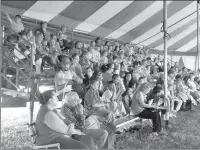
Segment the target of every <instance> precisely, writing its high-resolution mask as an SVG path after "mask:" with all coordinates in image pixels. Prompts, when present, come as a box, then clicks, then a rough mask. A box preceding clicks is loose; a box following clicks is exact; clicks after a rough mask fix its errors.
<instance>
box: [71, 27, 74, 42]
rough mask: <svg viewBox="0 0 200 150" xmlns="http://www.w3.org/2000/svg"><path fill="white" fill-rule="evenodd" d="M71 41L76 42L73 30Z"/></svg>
mask: <svg viewBox="0 0 200 150" xmlns="http://www.w3.org/2000/svg"><path fill="white" fill-rule="evenodd" d="M71 40H72V41H73V40H74V30H73V29H72V37H71Z"/></svg>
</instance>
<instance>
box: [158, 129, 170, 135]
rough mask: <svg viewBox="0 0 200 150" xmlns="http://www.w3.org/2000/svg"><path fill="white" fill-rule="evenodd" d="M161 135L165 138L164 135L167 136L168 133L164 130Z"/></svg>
mask: <svg viewBox="0 0 200 150" xmlns="http://www.w3.org/2000/svg"><path fill="white" fill-rule="evenodd" d="M158 134H159V135H161V136H163V135H167V134H168V133H167V132H166V131H164V130H162V131H161V132H158Z"/></svg>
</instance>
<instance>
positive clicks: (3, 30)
mask: <svg viewBox="0 0 200 150" xmlns="http://www.w3.org/2000/svg"><path fill="white" fill-rule="evenodd" d="M1 31H2V36H1V38H2V39H1V44H2V45H3V43H4V38H5V27H4V26H2V28H1ZM2 53H3V50H2V48H0V71H1V70H2V62H3V61H2ZM1 79H2V78H1V76H0V95H1V88H2V80H1ZM1 101H2V96H1Z"/></svg>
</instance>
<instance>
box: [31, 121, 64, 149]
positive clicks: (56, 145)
mask: <svg viewBox="0 0 200 150" xmlns="http://www.w3.org/2000/svg"><path fill="white" fill-rule="evenodd" d="M35 127H36V124H35V122H34V123H32V124H29V131H30V135H31V138H32V143H33V149H48V148H57V149H60V143H55V144H48V145H41V146H37V145H36V142H35V140H36V137H37V133H36V128H35Z"/></svg>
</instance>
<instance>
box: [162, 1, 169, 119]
mask: <svg viewBox="0 0 200 150" xmlns="http://www.w3.org/2000/svg"><path fill="white" fill-rule="evenodd" d="M163 20H164V24H163V31H164V37H163V38H164V75H165V80H164V86H165V87H164V88H165V89H164V92H165V106H166V107H167V112H166V114H165V116H164V120H166V121H169V113H170V101H169V99H168V97H167V95H168V94H167V93H168V91H167V88H168V83H167V38H168V34H167V1H166V0H164V1H163Z"/></svg>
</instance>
